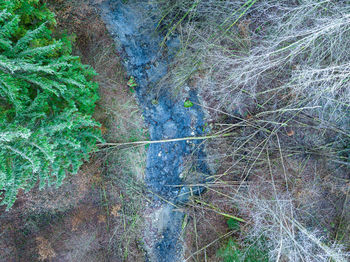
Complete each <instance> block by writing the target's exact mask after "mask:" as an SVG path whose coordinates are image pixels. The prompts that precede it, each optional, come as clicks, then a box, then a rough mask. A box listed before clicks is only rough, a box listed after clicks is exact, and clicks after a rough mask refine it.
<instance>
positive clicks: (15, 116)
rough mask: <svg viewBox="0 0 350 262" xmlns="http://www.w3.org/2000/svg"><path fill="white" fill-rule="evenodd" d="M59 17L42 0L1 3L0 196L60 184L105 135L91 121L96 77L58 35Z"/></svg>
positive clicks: (6, 198)
mask: <svg viewBox="0 0 350 262" xmlns="http://www.w3.org/2000/svg"><path fill="white" fill-rule="evenodd" d="M54 25H55V20H54V14H53V13H52V12H50V11H49V10H48V9H47V8H46V7H45V5H43V4H42V3H40V1H39V0H32V1H25V0H11V1H9V0H0V192H1V194H0V197H1V200H2V202H1V204H3V205H7V207H8V208H10V207H11V206H12V205H13V203H14V202H15V200H16V196H17V193H18V191H19V190H20V189H24V190H26V191H28V190H30V189H31V188H33V187H34V186H35V185H36V183H37V182H39V188H40V189H42V188H44V187H45V185H48V186H51V185H56V186H59V185H60V184H61V183H62V180H63V179H64V177H65V176H66V174H67V173H73V174H74V173H76V172H77V171H78V169H79V167H80V166H81V164H82V163H83V160H84V159H85V160H87V159H88V156H89V153H90V152H91V151H92V150H93V149H94V148H95V144H96V141H97V140H100V139H101V134H100V130H99V128H97V127H98V124H97V123H96V122H95V121H94V120H93V119H92V117H91V115H92V113H93V111H94V106H95V102H96V100H97V99H98V95H97V88H98V86H97V84H96V83H94V82H92V78H93V77H94V75H95V74H96V73H95V71H94V70H93V69H92V68H91V67H89V66H85V65H82V64H81V62H80V60H79V57H74V56H71V48H70V47H69V45H67V43H66V42H67V41H64V39H63V40H55V39H53V38H52V36H51V31H50V28H52V27H53V26H54Z"/></svg>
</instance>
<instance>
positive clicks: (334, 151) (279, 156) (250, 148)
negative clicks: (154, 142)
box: [156, 0, 350, 261]
mask: <svg viewBox="0 0 350 262" xmlns="http://www.w3.org/2000/svg"><path fill="white" fill-rule="evenodd" d="M156 2H158V4H159V5H160V6H161V7H162V11H163V18H162V20H161V21H160V23H159V29H160V30H164V32H165V34H166V38H165V40H164V47H166V39H167V38H168V37H171V36H173V33H176V35H177V37H179V39H180V41H181V50H180V51H179V53H178V54H177V56H176V60H175V62H174V63H173V65H172V70H170V73H169V74H168V76H167V79H166V80H167V81H168V82H170V83H172V85H173V86H174V87H177V88H179V87H180V88H181V87H182V86H183V85H184V84H185V83H190V85H192V87H193V88H197V89H198V91H199V93H200V94H201V97H202V99H203V103H202V106H203V108H204V109H205V110H207V111H208V114H209V118H208V121H209V122H210V123H211V126H212V131H213V132H215V133H216V134H225V135H227V134H230V137H229V138H227V137H225V138H224V137H222V138H221V139H216V140H213V141H211V142H208V145H207V150H208V161H209V162H211V163H212V166H213V167H215V168H216V170H217V172H216V174H215V175H213V176H212V179H213V182H212V183H210V184H209V185H206V187H207V188H208V191H209V192H211V194H214V195H215V196H216V197H215V198H212V199H210V201H211V203H213V202H215V203H216V202H219V203H220V205H223V206H227V205H228V203H230V204H231V205H232V206H234V207H235V209H234V210H235V212H237V213H238V215H240V216H241V217H243V218H244V219H245V220H246V226H245V232H244V234H243V235H244V237H243V238H244V240H240V243H244V242H245V241H248V242H249V241H253V242H254V240H256V239H260V238H261V237H264V238H265V239H266V244H267V247H268V256H269V260H272V261H275V260H277V261H279V260H280V261H346V259H347V258H348V256H349V254H348V253H347V252H346V250H349V248H350V247H349V246H348V244H349V242H348V241H349V240H348V238H340V237H339V236H340V235H342V236H344V232H343V230H344V228H348V229H349V227H348V222H346V218H348V217H349V208H348V205H349V200H348V194H349V190H348V187H349V182H350V177H349V173H350V172H349V138H350V117H349V111H350V88H349V84H350V81H349V80H350V53H349V51H348V50H350V41H349V39H350V16H349V15H350V5H349V3H348V2H347V1H328V0H325V1H311V0H303V1H287V0H282V1H276V0H260V1H253V0H245V1H229V0H227V1H215V0H214V1H211V0H197V1H186V0H173V1H162V0H158V1H156ZM202 198H203V199H204V200H205V198H206V197H205V196H201V197H200V199H201V201H202V202H201V203H203V201H204V200H203V199H202ZM201 205H202V204H201ZM197 208H198V209H203V207H197ZM210 209H211V211H213V209H212V208H210ZM214 211H215V210H214ZM233 215H237V214H233ZM344 224H345V225H344ZM232 241H233V242H231V243H230V244H229V246H230V247H227V248H228V249H227V250H230V248H234V243H236V242H235V241H234V240H232ZM242 241H243V242H242ZM206 244H207V243H205V240H203V245H206ZM231 244H232V245H231ZM199 248H200V247H199ZM222 250H225V249H222ZM222 250H221V251H222ZM194 252H195V253H197V251H194ZM228 261H230V260H228ZM232 261H235V260H232Z"/></svg>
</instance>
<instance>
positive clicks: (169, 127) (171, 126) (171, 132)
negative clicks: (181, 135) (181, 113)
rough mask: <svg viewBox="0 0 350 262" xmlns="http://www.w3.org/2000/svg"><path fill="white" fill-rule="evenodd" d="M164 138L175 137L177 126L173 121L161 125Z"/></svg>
mask: <svg viewBox="0 0 350 262" xmlns="http://www.w3.org/2000/svg"><path fill="white" fill-rule="evenodd" d="M163 134H164V138H175V137H176V134H177V127H176V124H175V122H174V121H171V120H169V121H167V122H166V123H165V124H164V125H163Z"/></svg>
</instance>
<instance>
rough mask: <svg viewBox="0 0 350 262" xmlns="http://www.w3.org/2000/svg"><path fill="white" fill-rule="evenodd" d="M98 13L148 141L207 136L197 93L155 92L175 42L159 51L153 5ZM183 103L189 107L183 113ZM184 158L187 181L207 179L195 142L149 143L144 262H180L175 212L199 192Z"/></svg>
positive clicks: (118, 5)
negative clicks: (127, 79) (124, 72)
mask: <svg viewBox="0 0 350 262" xmlns="http://www.w3.org/2000/svg"><path fill="white" fill-rule="evenodd" d="M101 10H102V17H103V19H104V21H105V23H106V25H107V28H108V30H109V32H110V34H111V35H112V37H113V38H114V40H115V42H116V46H117V49H118V51H119V52H120V53H121V56H122V58H123V64H124V66H125V68H126V70H127V73H128V75H129V77H130V78H132V79H135V80H134V81H135V84H136V86H135V90H136V96H137V99H138V103H139V105H140V108H141V109H142V112H143V116H144V119H145V122H146V124H147V125H148V127H149V134H150V138H151V140H165V139H174V138H184V137H194V136H201V135H203V134H204V133H205V132H206V130H205V122H204V113H203V112H202V109H201V107H200V106H198V105H197V104H198V103H199V102H198V96H197V94H196V92H195V91H194V90H191V88H184V90H187V91H184V92H182V93H181V94H179V95H177V96H174V95H173V94H172V90H171V88H170V89H169V88H168V87H166V86H164V88H163V87H162V86H160V88H159V81H160V80H161V79H162V78H163V77H164V76H165V75H166V74H167V72H168V70H170V68H169V65H170V63H171V61H172V59H173V57H174V55H175V53H176V51H177V50H178V49H179V48H180V41H179V39H178V38H177V37H172V38H171V39H168V40H167V41H166V42H165V46H163V47H162V48H161V47H160V44H161V43H162V41H163V39H164V36H163V35H161V34H160V33H159V32H158V31H157V22H158V21H159V19H160V18H161V16H160V14H159V13H158V11H157V10H158V9H157V5H156V4H155V3H152V1H148V0H138V1H137V0H128V1H122V0H109V1H104V2H103V3H102V5H101ZM155 86H158V88H155ZM186 100H189V101H191V102H192V103H193V106H191V107H185V106H184V102H185V101H186ZM189 157H190V158H191V160H192V161H191V168H190V170H191V172H189V175H190V176H191V175H193V176H194V174H209V170H208V167H207V165H206V162H205V153H204V152H203V149H202V147H201V146H200V142H199V141H196V140H190V141H189V140H187V141H186V140H182V141H176V142H165V143H154V144H151V145H150V147H149V149H148V152H147V164H146V175H145V183H146V185H147V186H148V188H149V192H150V198H151V199H152V201H153V202H152V203H151V204H149V205H148V206H147V207H145V211H144V215H145V221H146V225H145V229H144V236H143V243H144V248H145V250H146V252H147V260H148V261H166V262H171V261H182V259H183V243H182V224H183V219H184V214H183V213H182V212H181V211H179V208H178V207H179V206H181V205H183V204H185V203H186V201H187V199H188V197H189V195H190V193H191V194H193V193H194V194H198V193H200V192H201V190H202V188H201V187H198V186H189V185H186V183H185V182H184V178H183V173H184V171H185V164H184V163H185V159H187V158H189ZM204 177H205V175H204V176H198V178H197V180H196V181H195V182H196V183H202V182H204V181H203V179H204Z"/></svg>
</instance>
